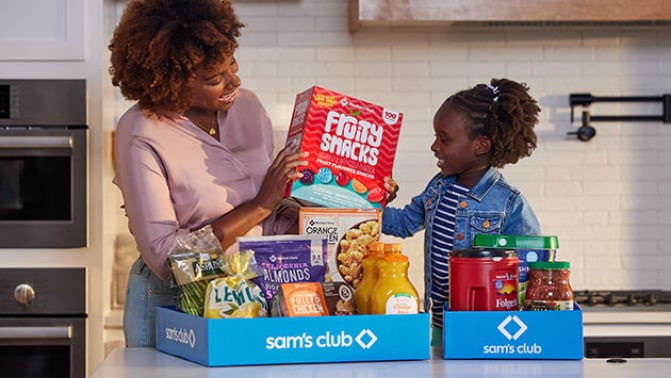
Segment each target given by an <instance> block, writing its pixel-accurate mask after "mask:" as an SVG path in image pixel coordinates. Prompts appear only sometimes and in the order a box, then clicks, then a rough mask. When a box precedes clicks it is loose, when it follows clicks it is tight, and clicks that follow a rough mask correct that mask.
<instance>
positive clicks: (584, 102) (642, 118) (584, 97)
mask: <svg viewBox="0 0 671 378" xmlns="http://www.w3.org/2000/svg"><path fill="white" fill-rule="evenodd" d="M594 102H659V103H661V104H662V114H661V115H596V116H595V115H591V114H590V112H589V110H583V111H582V126H580V127H579V128H578V130H577V131H572V132H569V133H567V134H568V135H575V136H576V137H577V138H578V139H579V140H581V141H583V142H586V141H588V140H590V139H592V138H593V137H594V136H595V135H596V129H595V128H594V127H592V126H591V123H592V122H664V123H671V94H663V95H661V96H621V97H618V96H592V94H591V93H571V94H570V95H569V103H570V105H571V122H573V120H574V117H573V115H574V108H575V107H576V106H581V107H583V108H587V107H589V106H590V105H592V103H594Z"/></svg>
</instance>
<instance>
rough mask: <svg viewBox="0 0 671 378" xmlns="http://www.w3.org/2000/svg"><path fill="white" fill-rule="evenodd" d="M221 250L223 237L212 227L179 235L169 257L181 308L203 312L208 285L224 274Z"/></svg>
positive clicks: (187, 310) (181, 309)
mask: <svg viewBox="0 0 671 378" xmlns="http://www.w3.org/2000/svg"><path fill="white" fill-rule="evenodd" d="M221 254H222V250H221V245H220V244H219V240H217V238H216V237H215V236H214V234H213V233H212V230H211V229H210V228H209V227H204V228H201V229H200V230H197V231H194V232H192V233H189V234H188V235H186V236H183V237H177V238H176V240H175V243H174V244H173V247H172V248H171V251H170V254H169V255H168V261H169V263H170V267H171V270H172V277H173V280H174V282H175V284H177V288H178V290H177V309H178V310H180V311H182V312H185V313H187V314H191V315H197V316H203V308H204V305H205V291H206V290H207V285H208V284H209V283H210V281H212V280H213V279H215V278H218V277H222V276H224V273H223V271H222V270H221V265H222V259H221Z"/></svg>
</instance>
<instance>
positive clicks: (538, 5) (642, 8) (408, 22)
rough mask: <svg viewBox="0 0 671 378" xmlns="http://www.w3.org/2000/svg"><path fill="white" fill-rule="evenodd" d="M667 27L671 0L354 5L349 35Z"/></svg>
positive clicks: (364, 0) (354, 0) (393, 0)
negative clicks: (385, 29) (578, 25)
mask: <svg viewBox="0 0 671 378" xmlns="http://www.w3.org/2000/svg"><path fill="white" fill-rule="evenodd" d="M657 21H661V22H665V23H666V22H669V21H671V1H670V0H588V1H586V0H350V30H351V31H356V30H358V29H359V28H361V27H363V26H367V25H371V26H381V25H393V26H417V25H434V24H450V23H463V22H567V23H571V22H598V23H603V22H607V23H610V22H612V23H617V22H651V23H653V22H657Z"/></svg>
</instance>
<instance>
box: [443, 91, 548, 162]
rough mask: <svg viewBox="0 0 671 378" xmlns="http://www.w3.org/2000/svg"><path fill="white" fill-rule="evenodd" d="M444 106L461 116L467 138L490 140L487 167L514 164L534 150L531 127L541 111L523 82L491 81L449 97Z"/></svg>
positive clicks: (536, 121) (534, 139)
mask: <svg viewBox="0 0 671 378" xmlns="http://www.w3.org/2000/svg"><path fill="white" fill-rule="evenodd" d="M447 104H450V105H452V106H454V107H456V109H457V110H459V111H460V112H461V113H462V114H463V115H464V118H465V120H466V127H467V128H468V131H469V136H470V137H471V139H473V138H475V137H477V136H485V137H487V138H489V139H490V140H491V142H492V147H491V151H490V164H491V165H492V166H494V167H498V168H501V167H503V166H504V165H506V164H514V163H516V162H517V161H518V160H520V159H521V158H523V157H526V156H531V153H532V152H533V150H534V149H535V148H536V133H535V132H534V127H535V126H536V124H537V123H538V113H540V111H541V109H540V107H539V106H538V103H537V102H536V100H535V99H534V98H533V97H531V96H530V95H529V87H528V86H527V85H526V84H525V83H518V82H515V81H513V80H509V79H492V80H491V81H490V83H489V84H478V85H476V86H475V87H473V88H471V89H467V90H463V91H461V92H458V93H456V94H454V95H452V96H450V97H449V98H448V99H447V100H445V103H444V104H443V106H445V105H447Z"/></svg>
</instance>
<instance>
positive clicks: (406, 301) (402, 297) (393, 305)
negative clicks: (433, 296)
mask: <svg viewBox="0 0 671 378" xmlns="http://www.w3.org/2000/svg"><path fill="white" fill-rule="evenodd" d="M417 313H418V309H417V298H415V297H414V296H413V295H411V294H408V293H396V294H394V295H392V296H390V297H389V299H387V303H386V305H385V314H417Z"/></svg>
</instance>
